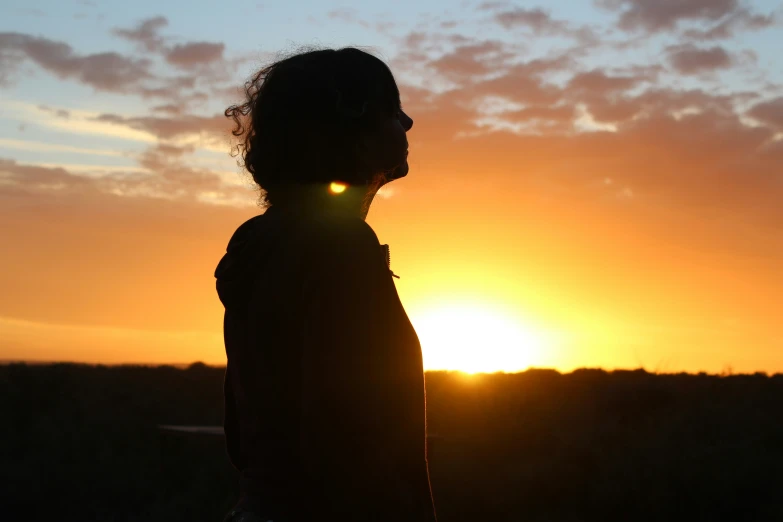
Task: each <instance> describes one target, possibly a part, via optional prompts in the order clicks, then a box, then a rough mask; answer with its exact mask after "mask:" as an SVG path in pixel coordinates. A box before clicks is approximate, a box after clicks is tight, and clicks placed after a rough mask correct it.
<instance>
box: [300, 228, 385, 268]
mask: <svg viewBox="0 0 783 522" xmlns="http://www.w3.org/2000/svg"><path fill="white" fill-rule="evenodd" d="M306 236H307V238H306V242H307V243H308V245H309V250H310V251H311V252H312V256H313V259H314V260H315V261H317V264H318V265H320V266H321V267H323V268H325V269H327V270H330V271H337V272H343V271H348V272H357V271H359V272H360V271H362V270H364V269H371V267H372V265H373V264H375V263H376V262H379V260H381V258H382V256H381V250H380V248H381V246H380V242H379V240H378V236H377V235H376V234H375V231H374V230H373V229H372V227H371V226H370V225H369V224H368V223H366V222H365V221H364V220H362V219H359V218H329V219H320V220H318V221H317V222H315V223H312V226H310V227H308V231H307V234H306Z"/></svg>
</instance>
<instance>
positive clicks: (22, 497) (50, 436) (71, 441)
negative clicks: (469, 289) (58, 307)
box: [0, 363, 783, 522]
mask: <svg viewBox="0 0 783 522" xmlns="http://www.w3.org/2000/svg"><path fill="white" fill-rule="evenodd" d="M222 377H223V369H222V368H212V367H208V366H204V365H202V364H198V363H197V364H194V365H191V366H190V367H188V368H184V369H178V368H174V367H171V366H161V367H140V366H118V367H106V366H85V365H72V364H53V365H24V364H8V365H4V366H0V412H2V416H3V422H2V428H1V429H0V439H1V440H0V457H1V458H2V462H3V465H2V467H1V468H0V483H2V484H3V487H2V488H0V506H2V509H3V511H4V513H6V514H11V513H14V514H15V515H14V516H13V517H12V518H8V517H6V516H3V515H0V518H2V519H3V520H17V519H18V520H58V521H59V520H80V521H92V520H101V521H164V520H165V521H179V520H182V521H202V520H203V521H219V520H220V519H221V517H222V516H223V514H224V513H225V511H226V510H227V509H228V508H229V507H230V506H231V504H232V503H233V501H234V500H235V487H236V477H235V472H234V470H233V469H232V468H231V466H230V465H229V464H228V462H227V458H226V456H225V451H224V449H223V440H222V438H220V437H206V436H205V437H175V436H170V435H165V434H163V433H161V432H160V430H158V428H157V426H158V425H159V424H187V425H219V424H220V423H221V416H222V395H221V393H222ZM427 394H428V396H427V397H428V417H429V428H430V432H431V433H434V434H437V435H439V438H437V439H436V440H435V441H434V442H433V445H432V447H431V450H430V471H431V477H432V484H433V491H434V496H435V502H436V507H437V510H438V515H439V519H440V521H441V522H462V521H466V522H467V521H471V522H483V521H487V522H492V521H542V522H543V521H546V522H560V521H562V522H577V521H601V522H609V521H624V522H625V521H638V522H642V521H668V520H686V521H702V520H704V521H711V522H712V521H717V520H731V521H741V520H748V521H751V520H752V521H766V520H770V521H773V520H783V415H781V413H782V412H783V375H774V376H767V375H764V374H755V375H733V376H712V375H705V374H699V375H688V374H677V375H657V374H650V373H646V372H644V371H642V370H638V371H632V372H630V371H624V372H604V371H602V370H578V371H576V372H573V373H570V374H559V373H557V372H554V371H549V370H530V371H528V372H525V373H520V374H508V375H506V374H492V375H477V376H466V375H463V374H460V373H446V372H429V373H428V374H427ZM16 514H19V515H16Z"/></svg>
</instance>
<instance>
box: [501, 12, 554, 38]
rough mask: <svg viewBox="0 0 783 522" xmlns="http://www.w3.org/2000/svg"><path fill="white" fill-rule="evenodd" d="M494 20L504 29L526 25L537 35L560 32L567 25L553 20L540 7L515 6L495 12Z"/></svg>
mask: <svg viewBox="0 0 783 522" xmlns="http://www.w3.org/2000/svg"><path fill="white" fill-rule="evenodd" d="M495 20H497V22H498V23H499V24H500V25H502V26H503V27H505V28H506V29H513V28H515V27H527V28H529V29H531V30H532V31H533V33H535V34H537V35H542V34H557V33H561V32H563V31H565V30H566V29H567V27H568V24H567V23H566V22H563V21H560V20H554V19H553V18H552V16H551V15H550V14H549V12H547V11H544V10H543V9H541V8H540V7H536V8H535V9H524V8H522V7H517V8H515V9H512V10H510V11H502V12H500V13H496V14H495Z"/></svg>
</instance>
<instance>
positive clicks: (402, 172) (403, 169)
mask: <svg viewBox="0 0 783 522" xmlns="http://www.w3.org/2000/svg"><path fill="white" fill-rule="evenodd" d="M407 175H408V160H405V161H403V162H402V163H401V164H400V165H398V166H397V167H396V168H395V169H394V170H393V171H392V175H391V178H392V179H399V178H404V177H405V176H407Z"/></svg>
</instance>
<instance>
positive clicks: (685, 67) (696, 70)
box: [666, 44, 733, 75]
mask: <svg viewBox="0 0 783 522" xmlns="http://www.w3.org/2000/svg"><path fill="white" fill-rule="evenodd" d="M666 53H667V55H668V60H669V63H670V64H671V66H672V67H673V68H674V69H675V70H676V71H677V72H678V73H680V74H685V75H693V74H701V73H705V72H714V71H716V70H718V69H728V68H729V67H731V66H732V64H733V60H732V57H731V55H730V54H729V53H728V52H727V51H726V49H724V48H723V47H720V46H714V47H711V48H709V49H702V48H699V47H696V46H695V45H693V44H685V45H675V46H671V47H668V48H667V49H666Z"/></svg>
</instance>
